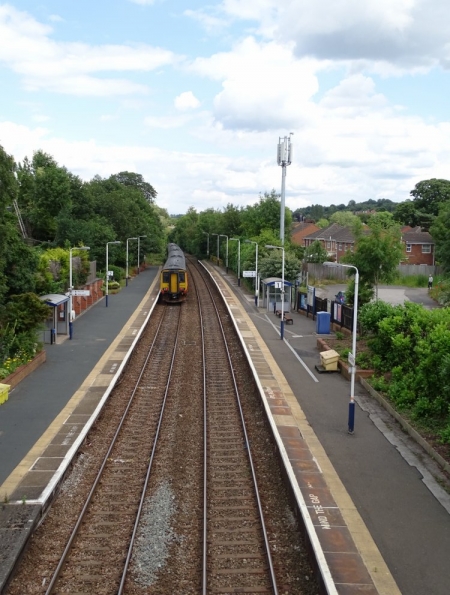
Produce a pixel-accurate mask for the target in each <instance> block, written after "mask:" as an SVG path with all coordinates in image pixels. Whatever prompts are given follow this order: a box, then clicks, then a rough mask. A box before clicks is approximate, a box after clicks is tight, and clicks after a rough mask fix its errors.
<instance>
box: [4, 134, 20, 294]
mask: <svg viewBox="0 0 450 595" xmlns="http://www.w3.org/2000/svg"><path fill="white" fill-rule="evenodd" d="M15 170H16V164H15V162H14V159H13V158H12V157H11V156H10V155H8V154H7V153H6V152H5V151H4V149H3V147H2V146H1V145H0V305H1V304H2V303H3V299H4V296H5V295H6V293H7V291H8V285H7V278H6V274H5V273H6V271H7V270H8V269H7V254H8V248H9V239H10V238H11V235H13V234H14V226H13V223H12V220H11V217H10V216H9V211H8V209H9V208H10V207H11V205H12V204H13V201H14V200H15V198H16V197H17V190H18V185H17V180H16V177H15Z"/></svg>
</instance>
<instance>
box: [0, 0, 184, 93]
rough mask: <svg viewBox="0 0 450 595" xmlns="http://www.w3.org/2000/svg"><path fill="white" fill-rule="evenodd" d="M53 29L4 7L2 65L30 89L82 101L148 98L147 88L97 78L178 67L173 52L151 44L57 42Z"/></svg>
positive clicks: (0, 29) (0, 31)
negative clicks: (85, 97) (138, 95)
mask: <svg viewBox="0 0 450 595" xmlns="http://www.w3.org/2000/svg"><path fill="white" fill-rule="evenodd" d="M51 33H52V29H51V28H50V27H48V26H45V25H42V24H40V23H38V22H37V21H35V20H34V19H33V18H32V17H30V16H29V15H28V14H27V13H24V12H19V11H18V10H16V9H15V8H13V7H11V6H8V5H3V6H0V39H2V43H1V45H0V62H4V63H5V64H6V65H7V66H9V67H10V68H11V69H12V70H13V71H15V72H16V73H18V74H20V75H22V80H23V84H24V86H25V87H26V88H27V89H48V90H50V91H53V92H59V93H74V94H76V95H95V96H102V95H124V94H129V93H142V92H143V91H144V90H145V89H146V86H145V85H142V84H134V83H130V82H127V81H124V80H121V79H107V78H103V77H94V76H92V75H93V74H94V73H104V72H148V71H152V70H155V69H157V68H160V67H162V66H166V65H169V64H173V63H175V62H177V60H178V58H177V57H176V56H175V55H174V54H173V53H172V52H170V51H168V50H165V49H162V48H158V47H152V46H148V45H145V44H133V45H130V44H129V45H98V46H92V45H88V44H84V43H63V42H54V41H52V40H51V39H50V37H49V36H50V34H51Z"/></svg>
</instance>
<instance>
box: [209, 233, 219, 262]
mask: <svg viewBox="0 0 450 595" xmlns="http://www.w3.org/2000/svg"><path fill="white" fill-rule="evenodd" d="M211 235H212V236H217V266H219V264H220V256H219V234H218V233H212V234H211Z"/></svg>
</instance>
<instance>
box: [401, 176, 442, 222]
mask: <svg viewBox="0 0 450 595" xmlns="http://www.w3.org/2000/svg"><path fill="white" fill-rule="evenodd" d="M410 194H411V196H412V197H413V198H414V204H415V206H416V208H417V209H418V210H419V211H423V212H424V213H427V214H429V215H433V216H434V217H436V216H437V215H438V213H439V209H440V207H441V205H442V204H444V203H448V202H450V181H449V180H442V179H437V178H432V179H431V180H423V181H422V182H419V183H418V184H416V185H415V186H414V189H413V190H411V192H410Z"/></svg>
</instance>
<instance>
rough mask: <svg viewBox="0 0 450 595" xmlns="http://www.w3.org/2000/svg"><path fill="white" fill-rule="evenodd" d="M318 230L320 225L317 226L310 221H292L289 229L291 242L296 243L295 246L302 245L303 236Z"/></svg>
mask: <svg viewBox="0 0 450 595" xmlns="http://www.w3.org/2000/svg"><path fill="white" fill-rule="evenodd" d="M319 230H320V227H317V225H316V224H315V223H313V222H312V221H300V223H294V224H293V225H292V229H291V240H292V243H294V244H297V246H304V245H305V244H304V243H303V238H304V237H305V236H307V235H309V234H310V233H314V232H315V231H319Z"/></svg>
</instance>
